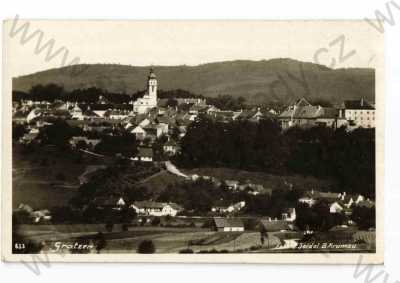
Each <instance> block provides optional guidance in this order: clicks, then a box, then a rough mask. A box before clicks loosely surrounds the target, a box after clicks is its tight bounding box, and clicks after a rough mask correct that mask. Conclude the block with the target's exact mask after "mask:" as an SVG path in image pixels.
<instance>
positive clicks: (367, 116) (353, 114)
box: [339, 98, 375, 128]
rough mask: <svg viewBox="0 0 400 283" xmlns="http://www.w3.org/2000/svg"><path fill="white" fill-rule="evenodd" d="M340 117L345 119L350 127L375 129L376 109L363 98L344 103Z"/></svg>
mask: <svg viewBox="0 0 400 283" xmlns="http://www.w3.org/2000/svg"><path fill="white" fill-rule="evenodd" d="M339 117H340V118H343V119H345V120H346V121H347V122H348V126H349V127H353V128H358V127H362V128H375V107H374V106H373V105H372V104H370V103H368V102H367V101H366V100H364V99H363V98H361V99H360V100H346V101H344V102H343V104H342V107H341V109H340V114H339Z"/></svg>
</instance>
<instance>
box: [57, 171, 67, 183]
mask: <svg viewBox="0 0 400 283" xmlns="http://www.w3.org/2000/svg"><path fill="white" fill-rule="evenodd" d="M56 179H57V180H58V181H65V179H66V178H65V175H64V174H63V173H61V172H59V173H57V174H56Z"/></svg>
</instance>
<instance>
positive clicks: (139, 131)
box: [131, 126, 146, 140]
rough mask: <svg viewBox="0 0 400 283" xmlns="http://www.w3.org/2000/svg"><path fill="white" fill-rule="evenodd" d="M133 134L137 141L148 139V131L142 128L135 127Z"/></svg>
mask: <svg viewBox="0 0 400 283" xmlns="http://www.w3.org/2000/svg"><path fill="white" fill-rule="evenodd" d="M131 133H132V134H134V135H135V137H136V139H137V140H143V139H145V138H146V131H145V130H144V129H143V128H142V127H141V126H137V127H135V128H134V129H133V130H132V131H131Z"/></svg>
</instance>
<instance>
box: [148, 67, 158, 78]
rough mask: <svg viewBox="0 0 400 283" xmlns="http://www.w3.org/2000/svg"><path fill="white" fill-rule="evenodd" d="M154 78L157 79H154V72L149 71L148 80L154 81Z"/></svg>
mask: <svg viewBox="0 0 400 283" xmlns="http://www.w3.org/2000/svg"><path fill="white" fill-rule="evenodd" d="M155 78H157V77H156V74H154V70H153V69H150V74H149V79H155Z"/></svg>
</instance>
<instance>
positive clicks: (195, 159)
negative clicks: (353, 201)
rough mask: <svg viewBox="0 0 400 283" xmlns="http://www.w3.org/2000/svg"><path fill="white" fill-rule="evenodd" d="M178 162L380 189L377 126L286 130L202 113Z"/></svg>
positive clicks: (351, 189)
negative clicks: (376, 153) (310, 177)
mask: <svg viewBox="0 0 400 283" xmlns="http://www.w3.org/2000/svg"><path fill="white" fill-rule="evenodd" d="M176 162H178V163H179V165H180V166H185V167H228V168H234V169H242V170H250V171H251V170H252V171H262V172H266V173H271V174H300V175H304V176H315V177H319V178H332V179H334V180H335V181H336V182H337V188H336V189H337V191H338V192H342V191H347V192H348V193H361V194H364V195H366V196H370V197H373V196H374V195H375V130H374V129H361V128H359V129H356V130H354V131H351V132H348V131H346V129H345V128H340V129H336V130H335V129H331V128H327V127H313V128H308V129H302V128H297V127H294V128H290V129H289V130H287V131H282V130H281V128H280V126H279V124H278V122H277V121H273V120H262V121H260V122H259V123H252V122H249V121H233V122H230V123H223V122H218V121H214V120H212V119H210V118H209V117H206V116H200V117H199V119H197V120H196V121H195V122H194V123H192V124H191V125H190V126H189V127H188V130H187V134H186V135H185V136H184V137H183V139H182V140H181V152H180V154H179V155H178V156H177V159H176Z"/></svg>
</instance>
